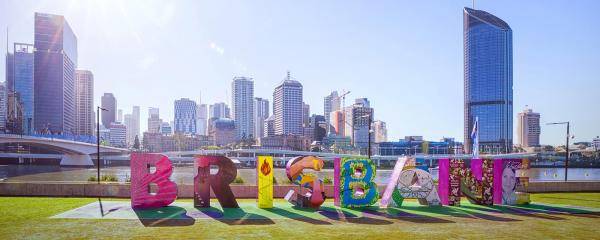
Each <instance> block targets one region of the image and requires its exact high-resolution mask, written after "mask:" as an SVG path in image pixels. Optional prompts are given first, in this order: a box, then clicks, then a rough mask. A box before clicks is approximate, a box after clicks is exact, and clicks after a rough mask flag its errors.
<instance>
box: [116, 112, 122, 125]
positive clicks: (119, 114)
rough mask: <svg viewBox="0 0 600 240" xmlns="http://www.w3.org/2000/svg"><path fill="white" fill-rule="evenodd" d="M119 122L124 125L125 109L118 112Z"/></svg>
mask: <svg viewBox="0 0 600 240" xmlns="http://www.w3.org/2000/svg"><path fill="white" fill-rule="evenodd" d="M117 122H120V123H123V109H119V110H117Z"/></svg>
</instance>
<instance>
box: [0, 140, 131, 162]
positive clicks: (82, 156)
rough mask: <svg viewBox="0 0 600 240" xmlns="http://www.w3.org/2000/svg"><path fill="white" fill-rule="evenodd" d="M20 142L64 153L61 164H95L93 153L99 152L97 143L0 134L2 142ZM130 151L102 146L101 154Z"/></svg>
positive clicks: (117, 153)
mask: <svg viewBox="0 0 600 240" xmlns="http://www.w3.org/2000/svg"><path fill="white" fill-rule="evenodd" d="M7 143H18V144H21V145H28V146H35V147H40V148H45V149H49V150H52V151H56V152H60V153H62V158H61V161H60V165H77V166H93V165H94V162H93V161H92V158H91V156H90V155H91V154H95V153H96V152H97V146H96V145H95V144H90V143H83V142H76V141H70V140H63V139H56V138H44V137H34V136H25V135H15V134H0V144H7ZM127 153H129V150H128V149H123V148H115V147H108V146H100V154H110V155H120V154H127Z"/></svg>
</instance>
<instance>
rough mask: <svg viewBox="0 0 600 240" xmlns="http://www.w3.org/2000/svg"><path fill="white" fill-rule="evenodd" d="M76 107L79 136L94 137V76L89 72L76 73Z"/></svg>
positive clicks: (77, 71)
mask: <svg viewBox="0 0 600 240" xmlns="http://www.w3.org/2000/svg"><path fill="white" fill-rule="evenodd" d="M75 98H76V99H75V106H76V109H77V111H76V116H77V128H76V129H77V134H79V135H88V136H92V135H94V129H95V128H94V125H93V124H94V110H95V109H94V74H92V72H91V71H88V70H76V71H75Z"/></svg>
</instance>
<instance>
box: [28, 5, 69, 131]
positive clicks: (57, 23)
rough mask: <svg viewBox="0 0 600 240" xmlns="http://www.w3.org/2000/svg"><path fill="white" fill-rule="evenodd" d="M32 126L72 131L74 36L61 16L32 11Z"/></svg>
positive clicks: (37, 128) (44, 129) (43, 129)
mask: <svg viewBox="0 0 600 240" xmlns="http://www.w3.org/2000/svg"><path fill="white" fill-rule="evenodd" d="M34 32H35V34H34V46H35V51H34V56H35V57H34V62H35V64H34V96H35V98H34V115H35V118H34V128H35V129H36V131H51V132H53V133H74V132H75V131H76V111H75V69H76V67H77V37H75V34H74V33H73V30H71V27H70V26H69V24H68V23H67V21H66V20H65V18H64V17H63V16H59V15H52V14H45V13H35V29H34Z"/></svg>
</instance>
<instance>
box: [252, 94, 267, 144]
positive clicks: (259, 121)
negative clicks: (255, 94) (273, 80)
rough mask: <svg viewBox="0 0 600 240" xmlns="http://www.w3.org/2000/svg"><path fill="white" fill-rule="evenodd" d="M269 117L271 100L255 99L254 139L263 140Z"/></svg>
mask: <svg viewBox="0 0 600 240" xmlns="http://www.w3.org/2000/svg"><path fill="white" fill-rule="evenodd" d="M268 117H269V100H268V99H264V98H254V137H255V138H261V137H263V136H264V133H265V120H266V119H267V118H268Z"/></svg>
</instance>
